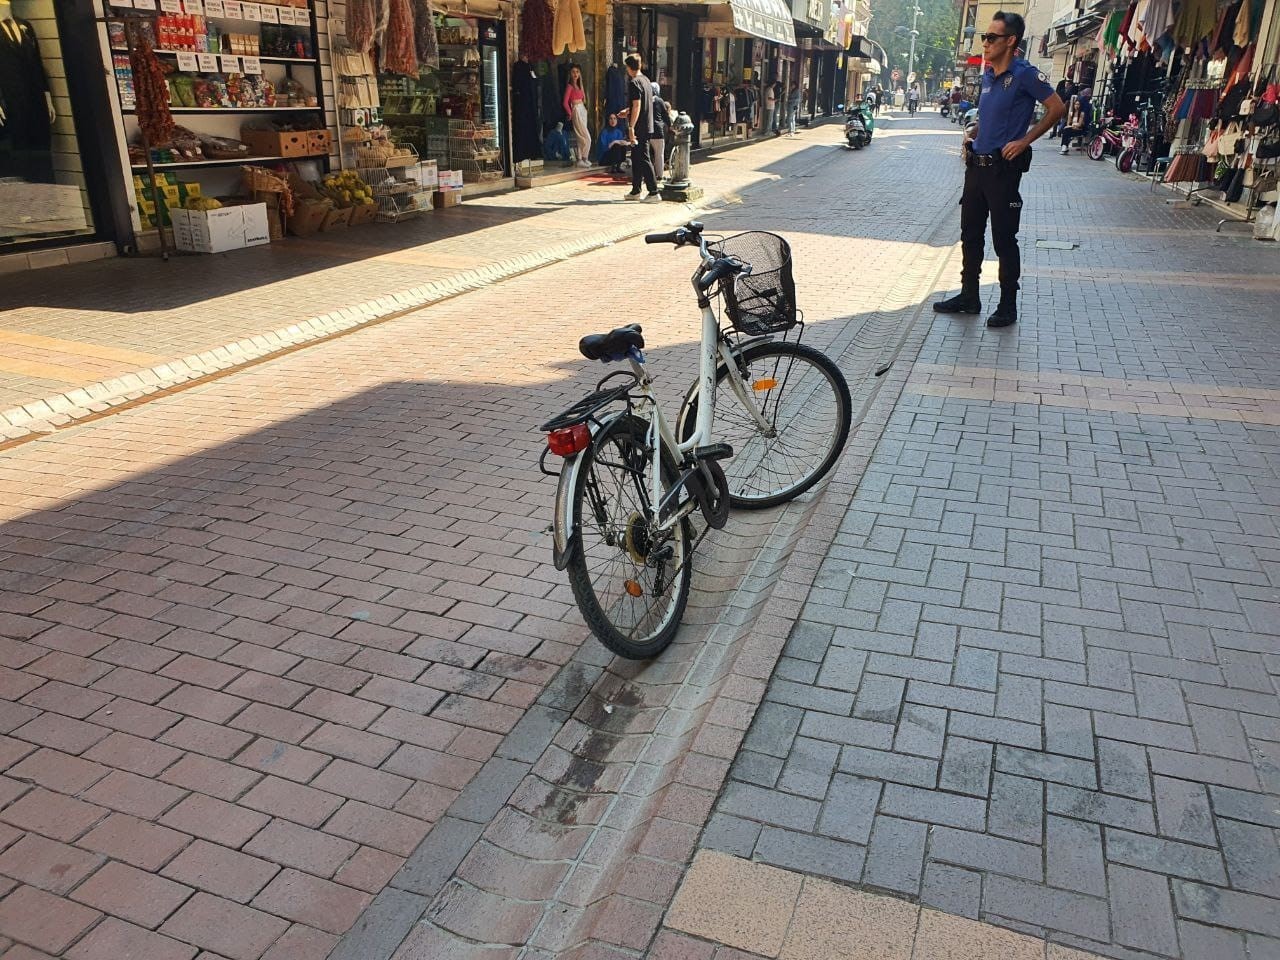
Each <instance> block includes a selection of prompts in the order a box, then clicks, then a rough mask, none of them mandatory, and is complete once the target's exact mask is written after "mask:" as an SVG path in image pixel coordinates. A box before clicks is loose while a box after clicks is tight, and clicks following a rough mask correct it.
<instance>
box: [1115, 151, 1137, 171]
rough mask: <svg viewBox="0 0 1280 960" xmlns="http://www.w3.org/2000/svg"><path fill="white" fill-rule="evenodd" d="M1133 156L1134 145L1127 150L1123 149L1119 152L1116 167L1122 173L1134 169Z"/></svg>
mask: <svg viewBox="0 0 1280 960" xmlns="http://www.w3.org/2000/svg"><path fill="white" fill-rule="evenodd" d="M1133 156H1134V150H1133V148H1132V147H1129V148H1127V149H1125V150H1121V151H1120V152H1119V153H1117V154H1116V169H1117V170H1119V171H1120V172H1121V173H1128V172H1129V171H1130V170H1132V169H1133Z"/></svg>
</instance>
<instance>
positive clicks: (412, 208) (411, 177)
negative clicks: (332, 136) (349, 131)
mask: <svg viewBox="0 0 1280 960" xmlns="http://www.w3.org/2000/svg"><path fill="white" fill-rule="evenodd" d="M394 149H395V151H396V152H395V153H393V154H388V153H386V152H384V151H380V150H378V149H377V148H376V147H372V146H369V147H359V148H357V151H356V153H357V156H356V161H357V163H356V167H355V172H356V174H357V175H358V176H359V177H360V179H361V180H363V181H364V182H365V183H367V184H368V185H369V187H370V189H371V190H372V192H373V199H374V201H375V202H376V203H377V205H378V219H379V220H380V221H382V222H384V223H398V222H399V221H401V220H407V219H410V218H412V217H416V216H418V215H419V214H421V213H423V212H425V211H429V210H430V209H431V188H430V187H429V186H426V185H424V184H423V182H422V180H423V176H422V163H421V161H420V160H419V159H418V153H417V151H416V150H414V149H413V148H412V147H411V146H408V145H405V144H401V145H398V146H396V147H395V148H394Z"/></svg>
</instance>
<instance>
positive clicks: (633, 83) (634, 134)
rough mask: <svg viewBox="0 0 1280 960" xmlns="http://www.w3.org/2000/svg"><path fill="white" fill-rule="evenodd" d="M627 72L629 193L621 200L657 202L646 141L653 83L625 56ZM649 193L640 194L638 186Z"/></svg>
mask: <svg viewBox="0 0 1280 960" xmlns="http://www.w3.org/2000/svg"><path fill="white" fill-rule="evenodd" d="M622 63H623V66H625V67H626V68H627V77H628V78H629V79H628V80H627V100H628V102H629V103H630V105H631V106H630V110H631V114H630V136H629V138H628V143H630V144H631V192H630V193H628V194H625V195H624V196H623V199H624V200H647V201H653V200H661V199H662V197H660V196H659V195H658V180H657V178H656V177H655V176H654V173H653V154H652V153H650V148H649V140H650V139H651V138H652V137H653V82H652V81H651V80H650V79H649V78H648V77H646V76H645V75H644V74H643V73H641V72H640V66H641V64H640V56H639V55H638V54H635V53H631V54H628V55H627V57H626V58H625V59H624V60H623V61H622ZM642 184H643V185H644V187H645V188H646V189H647V190H648V191H649V192H648V193H647V194H642V193H641V192H640V187H641V185H642Z"/></svg>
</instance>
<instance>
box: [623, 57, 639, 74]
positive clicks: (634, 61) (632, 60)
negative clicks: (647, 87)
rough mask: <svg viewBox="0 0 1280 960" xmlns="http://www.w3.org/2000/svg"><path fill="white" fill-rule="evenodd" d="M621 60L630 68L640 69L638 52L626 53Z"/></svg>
mask: <svg viewBox="0 0 1280 960" xmlns="http://www.w3.org/2000/svg"><path fill="white" fill-rule="evenodd" d="M622 62H623V63H625V64H626V65H627V66H628V67H630V68H631V69H632V70H639V69H640V54H638V53H629V54H627V56H626V58H625V59H624V60H623V61H622Z"/></svg>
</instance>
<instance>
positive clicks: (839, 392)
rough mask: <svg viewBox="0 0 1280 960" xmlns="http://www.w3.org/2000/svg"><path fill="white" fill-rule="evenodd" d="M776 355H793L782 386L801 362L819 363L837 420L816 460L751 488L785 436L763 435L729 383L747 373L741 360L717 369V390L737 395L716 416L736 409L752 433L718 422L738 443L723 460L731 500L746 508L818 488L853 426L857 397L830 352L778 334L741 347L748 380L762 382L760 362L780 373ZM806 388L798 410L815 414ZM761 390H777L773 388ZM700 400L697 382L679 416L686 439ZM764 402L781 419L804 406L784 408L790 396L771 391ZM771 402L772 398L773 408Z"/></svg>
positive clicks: (722, 418) (719, 432)
mask: <svg viewBox="0 0 1280 960" xmlns="http://www.w3.org/2000/svg"><path fill="white" fill-rule="evenodd" d="M770 358H777V360H778V361H781V360H783V359H785V358H789V359H790V361H791V362H790V363H789V364H788V365H787V369H786V371H785V376H784V379H783V383H782V384H781V387H780V390H785V389H787V387H788V386H790V385H791V381H792V376H791V374H792V372H793V368H794V366H795V364H796V362H799V363H802V364H808V365H810V366H811V367H815V368H817V369H818V371H819V372H820V373H821V375H822V377H823V378H824V379H825V381H826V382H827V383H828V384H829V385H830V387H831V394H832V397H831V399H832V402H833V406H834V418H835V423H834V426H833V427H832V429H831V430H830V439H829V441H828V446H827V447H826V449H825V450H821V451H819V452H820V453H821V458H820V459H819V460H818V461H817V463H816V465H815V466H813V467H812V468H811V469H809V470H808V471H807V472H806V473H804V474H803V475H801V476H800V477H798V478H796V479H793V480H792V481H791V482H790V483H788V484H787V485H786V486H783V487H781V488H780V489H773V490H767V491H761V490H757V491H754V492H750V493H749V492H748V490H749V489H750V486H751V479H752V478H753V477H754V476H755V475H756V473H757V471H758V470H759V468H760V464H761V463H762V462H763V458H764V457H766V456H768V455H770V454H772V453H774V452H775V451H777V450H778V448H779V447H780V446H781V444H780V443H779V442H778V441H780V440H781V437H780V436H779V437H775V438H766V437H763V436H762V434H761V433H760V430H759V427H758V426H757V425H756V424H755V423H754V422H752V421H751V420H749V419H747V415H746V412H745V411H744V410H743V409H742V407H741V406H740V405H739V404H738V402H737V397H736V395H735V394H734V393H733V391H732V389H731V388H730V387H729V385H728V384H725V383H724V380H725V378H726V377H728V376H729V375H730V373H731V371H732V373H733V374H734V375H741V370H740V368H739V367H738V366H737V365H735V366H734V367H732V368H730V367H726V366H724V365H721V367H720V369H719V371H717V373H716V384H717V387H716V396H717V397H718V398H723V397H731V398H732V399H731V400H725V401H723V403H718V404H717V405H716V411H715V421H716V423H717V424H718V425H723V424H725V423H732V422H733V420H734V418H732V417H730V416H728V411H729V410H730V409H731V410H733V411H734V413H735V414H736V420H737V424H738V426H739V429H740V430H741V431H743V432H744V433H746V434H748V435H747V438H746V440H745V442H744V441H742V440H740V439H739V437H738V435H737V434H729V433H728V431H726V430H724V429H722V426H717V428H716V440H717V441H720V440H723V441H725V442H727V443H729V444H730V445H731V446H732V447H733V448H734V449H733V456H732V457H731V458H730V459H728V460H726V461H722V463H721V465H722V466H723V467H724V471H725V474H726V476H727V477H728V479H729V504H730V505H731V506H733V507H737V508H738V509H740V510H764V509H766V508H768V507H776V506H777V505H778V504H781V503H786V502H787V501H789V500H794V499H795V498H796V497H798V496H800V494H802V493H804V492H805V491H807V490H809V489H810V488H812V487H813V485H814V484H815V483H817V482H818V481H819V480H821V479H822V478H823V477H824V476H826V475H827V473H828V472H829V471H830V470H831V468H832V467H833V466H835V463H836V460H837V459H839V457H840V453H841V451H843V450H844V445H845V443H846V442H847V441H848V439H849V430H850V428H851V426H852V422H853V400H852V398H851V397H850V395H849V384H848V383H847V382H846V381H845V378H844V374H842V373H841V372H840V368H839V367H838V366H837V365H836V363H835V361H834V360H832V359H831V358H830V357H828V356H827V355H826V354H825V353H823V352H821V351H820V350H815V349H814V348H813V347H810V346H806V345H805V344H800V343H790V342H788V341H785V340H772V341H768V342H764V343H756V344H752V345H750V346H748V347H747V348H746V349H745V350H743V351H742V352H741V362H742V364H744V365H745V366H746V367H747V369H748V376H746V377H744V379H746V380H749V381H752V382H750V383H748V389H749V390H750V389H753V384H754V383H756V382H758V380H756V378H755V376H754V375H753V374H752V371H754V370H755V368H756V366H757V365H760V366H761V368H762V370H763V372H766V373H769V375H770V376H772V377H773V378H774V379H777V374H778V373H779V372H780V362H775V363H773V364H770V363H769V360H770ZM770 368H771V369H770ZM804 389H805V387H804V386H800V387H797V389H796V391H795V392H796V393H797V394H798V396H800V397H801V398H802V399H800V400H798V401H797V403H798V404H799V407H798V410H803V411H804V412H805V414H806V415H811V414H815V413H816V412H818V411H816V410H815V409H814V405H813V404H812V403H811V402H809V401H810V400H811V399H812V397H811V395H810V396H808V397H806V396H805V394H804V393H803V390H804ZM756 392H757V393H770V394H772V393H773V390H764V391H756ZM698 402H699V398H698V395H697V388H696V387H695V388H694V389H693V390H691V391H690V393H689V396H687V397H686V398H685V403H684V406H683V407H681V410H680V416H679V419H678V421H677V435H678V436H679V437H680V438H681V439H682V440H685V439H688V438H689V437H690V436H692V435H693V431H694V429H695V428H696V424H697V415H698ZM763 404H764V408H765V409H764V410H763V411H762V412H764V413H765V415H766V416H772V417H773V418H775V421H776V418H777V416H778V415H779V413H795V412H798V411H797V408H796V407H787V408H786V409H784V401H783V398H781V397H780V396H773V397H765V398H764V401H763ZM770 404H772V411H771V412H770ZM775 426H776V422H775ZM780 432H781V428H780ZM771 439H772V440H773V441H774V443H773V444H772V445H770V440H771ZM757 442H758V444H759V446H760V447H763V448H764V449H763V454H762V455H761V454H759V453H758V447H757V448H753V446H752V445H753V444H756V443H757ZM783 456H784V457H785V456H786V453H785V452H783ZM753 463H754V464H755V469H754V470H753V469H752V466H751V465H752V464H753ZM769 472H772V471H768V470H767V471H766V475H767V473H769Z"/></svg>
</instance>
